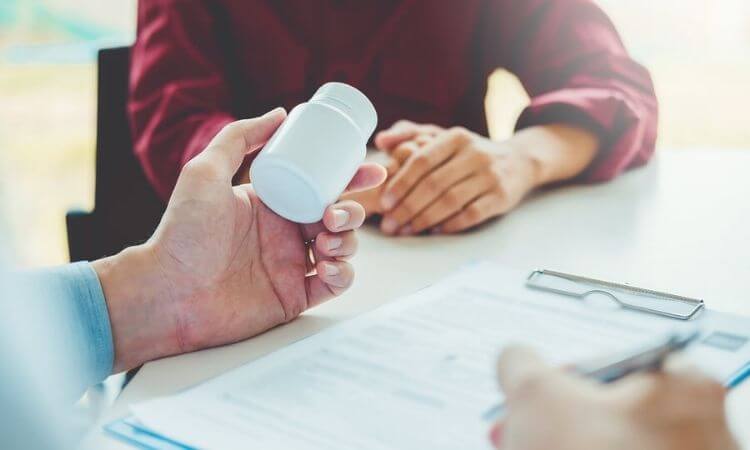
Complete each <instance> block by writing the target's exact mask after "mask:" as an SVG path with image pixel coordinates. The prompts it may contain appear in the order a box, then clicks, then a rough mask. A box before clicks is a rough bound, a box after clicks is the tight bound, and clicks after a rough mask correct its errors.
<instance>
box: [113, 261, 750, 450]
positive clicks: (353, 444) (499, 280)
mask: <svg viewBox="0 0 750 450" xmlns="http://www.w3.org/2000/svg"><path fill="white" fill-rule="evenodd" d="M526 275H528V274H526V273H519V272H516V271H509V270H505V269H503V268H501V267H498V266H497V265H494V264H491V263H481V264H476V265H473V266H470V267H467V268H466V269H464V270H462V271H460V272H459V273H458V274H456V275H454V276H452V277H450V278H448V279H446V280H444V281H442V282H440V283H438V284H436V285H433V286H431V287H429V288H427V289H425V290H422V291H420V292H418V293H415V294H413V295H411V296H408V297H406V298H403V299H399V300H397V301H394V302H392V303H390V304H388V305H387V306H385V307H382V308H380V309H378V310H376V311H374V312H372V313H369V314H366V315H363V316H360V317H358V318H356V319H353V320H351V321H348V322H346V323H343V324H340V325H337V326H334V327H332V328H330V329H328V330H326V331H324V332H322V333H319V334H317V335H315V336H312V337H310V338H307V339H305V340H303V341H300V342H297V343H295V344H293V345H291V346H289V347H287V348H284V349H282V350H279V351H277V352H275V353H273V354H270V355H268V356H266V357H264V358H261V359H259V360H257V361H254V362H252V363H249V364H247V365H245V366H243V367H240V368H238V369H236V370H234V371H232V372H229V373H227V374H225V375H223V376H221V377H219V378H216V379H214V380H212V381H209V382H207V383H204V384H202V385H199V386H197V387H195V388H193V389H190V390H188V391H186V392H183V393H180V394H178V395H175V396H172V397H167V398H161V399H156V400H151V401H148V402H145V403H142V404H138V405H135V406H134V407H133V408H132V412H133V415H134V416H133V417H131V418H129V419H128V420H129V422H128V423H129V424H130V426H132V427H134V429H136V430H139V431H141V432H144V433H147V436H149V438H150V439H156V438H157V437H158V438H161V439H163V440H162V442H163V445H164V447H157V448H185V447H187V448H190V447H197V448H216V449H233V448H243V449H247V448H257V449H264V450H274V449H285V450H287V449H297V450H303V449H309V450H313V449H315V450H322V449H326V450H338V449H341V450H351V449H361V450H375V449H378V450H380V449H383V450H385V449H389V450H392V449H427V448H429V449H433V450H435V449H457V448H461V449H481V448H489V444H488V442H487V439H486V436H487V430H488V428H489V425H490V424H489V422H488V421H487V417H486V415H487V412H488V411H489V410H490V409H491V407H492V406H493V405H495V404H497V402H498V401H500V400H501V397H502V396H501V394H500V392H499V391H498V386H497V381H496V374H495V366H496V358H497V356H498V354H499V353H500V351H501V349H502V348H503V346H505V345H507V344H509V343H524V344H527V345H531V346H533V347H535V348H536V349H538V351H539V352H541V353H542V354H543V355H544V356H545V357H546V358H548V359H549V361H550V362H551V363H553V364H555V363H570V362H573V361H578V360H581V359H585V358H590V357H593V356H601V355H604V354H610V353H612V352H619V351H624V350H629V349H631V348H633V347H635V346H638V345H642V344H645V343H646V342H647V341H649V340H652V339H653V338H655V337H656V336H662V335H664V334H665V333H666V332H669V331H671V330H673V329H674V328H675V327H678V326H680V325H681V324H682V323H683V322H680V321H675V320H673V319H665V318H660V317H657V316H651V315H648V314H643V313H638V312H628V311H624V310H616V311H613V310H611V309H597V308H592V307H591V306H588V305H586V304H585V303H582V302H580V301H578V300H575V299H570V298H565V297H560V296H555V295H552V294H548V293H543V292H539V291H533V290H529V289H527V288H526V287H524V280H525V279H526ZM696 323H698V324H699V325H700V326H701V328H702V329H703V331H704V332H705V333H706V336H708V337H709V338H710V339H714V340H715V339H717V336H718V338H719V340H721V334H717V332H716V329H717V328H719V329H720V332H721V333H723V334H725V335H727V336H733V337H734V338H739V339H742V338H743V336H745V335H747V333H748V330H750V320H748V319H740V318H734V317H730V316H727V315H723V314H718V313H711V312H709V313H704V314H702V315H701V316H700V317H699V318H698V319H696V320H694V321H692V325H695V324H696ZM710 339H709V342H707V343H704V344H699V345H697V346H694V348H693V349H691V350H690V351H689V352H688V355H689V357H690V358H691V359H692V361H693V362H694V363H695V364H696V365H698V366H700V367H701V368H703V369H705V370H707V371H708V372H710V373H712V374H713V375H715V376H717V377H719V378H720V379H722V380H726V381H727V382H729V381H730V380H731V379H732V378H734V379H735V380H736V379H738V375H739V373H740V372H739V370H740V369H741V368H742V367H743V366H744V365H745V364H746V363H747V362H748V361H750V345H746V344H743V345H741V346H740V347H738V348H734V349H733V350H728V349H727V348H726V346H724V348H722V345H721V342H719V345H716V342H714V343H713V344H712V343H711V342H710ZM704 341H705V339H704ZM745 341H747V339H746V338H745ZM116 425H117V424H113V426H112V427H110V431H114V432H115V433H117V426H116ZM120 426H122V424H120ZM117 434H121V435H122V433H117ZM131 439H132V436H131ZM169 440H171V441H172V442H171V443H170V442H169ZM154 446H155V445H154ZM155 447H156V446H155Z"/></svg>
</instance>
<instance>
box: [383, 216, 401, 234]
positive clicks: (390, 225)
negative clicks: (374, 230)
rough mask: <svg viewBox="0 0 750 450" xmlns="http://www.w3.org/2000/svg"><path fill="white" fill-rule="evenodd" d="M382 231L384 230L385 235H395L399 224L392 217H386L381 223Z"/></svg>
mask: <svg viewBox="0 0 750 450" xmlns="http://www.w3.org/2000/svg"><path fill="white" fill-rule="evenodd" d="M380 229H381V230H383V233H388V234H391V233H395V232H396V230H397V229H398V222H396V221H395V220H394V219H392V218H390V217H386V218H384V219H383V221H382V222H380Z"/></svg>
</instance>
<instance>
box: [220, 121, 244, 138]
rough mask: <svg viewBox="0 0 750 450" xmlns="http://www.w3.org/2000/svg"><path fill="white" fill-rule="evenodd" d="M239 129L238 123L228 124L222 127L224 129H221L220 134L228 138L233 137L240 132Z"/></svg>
mask: <svg viewBox="0 0 750 450" xmlns="http://www.w3.org/2000/svg"><path fill="white" fill-rule="evenodd" d="M240 128H241V124H240V122H237V121H235V122H230V123H228V124H226V125H224V127H223V128H222V129H221V133H222V134H226V135H230V136H231V135H235V134H237V133H239V132H240Z"/></svg>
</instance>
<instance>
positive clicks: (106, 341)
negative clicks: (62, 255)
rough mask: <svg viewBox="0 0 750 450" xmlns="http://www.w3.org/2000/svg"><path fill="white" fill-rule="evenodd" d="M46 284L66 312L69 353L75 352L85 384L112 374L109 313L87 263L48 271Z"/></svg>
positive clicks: (97, 281) (112, 357) (112, 359)
mask: <svg viewBox="0 0 750 450" xmlns="http://www.w3.org/2000/svg"><path fill="white" fill-rule="evenodd" d="M46 272H48V273H47V274H46V276H45V277H44V278H43V279H44V280H45V281H46V282H45V284H46V285H47V286H48V287H49V288H52V289H55V291H56V292H53V293H52V294H53V295H54V297H55V298H57V299H59V301H60V302H61V303H63V304H64V307H65V309H66V311H67V312H68V313H69V317H68V318H67V319H68V320H69V321H70V323H69V324H68V326H67V327H66V328H67V329H68V330H70V335H69V336H70V339H71V342H70V344H71V347H72V348H71V350H72V351H74V352H75V353H76V356H77V358H75V359H76V360H77V362H78V363H79V364H80V365H81V366H82V367H80V374H81V375H82V376H83V378H84V380H83V381H84V382H85V383H84V385H91V384H94V383H97V382H99V381H101V380H103V379H105V378H106V377H107V376H109V375H110V374H111V372H112V366H113V363H114V345H113V342H112V327H111V325H110V322H109V310H108V309H107V302H106V300H105V298H104V291H103V290H102V286H101V283H100V282H99V277H98V276H97V274H96V272H95V271H94V269H93V267H91V264H89V263H88V262H79V263H74V264H69V265H66V266H61V267H58V268H53V269H47V270H46Z"/></svg>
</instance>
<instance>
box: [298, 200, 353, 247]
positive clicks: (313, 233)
mask: <svg viewBox="0 0 750 450" xmlns="http://www.w3.org/2000/svg"><path fill="white" fill-rule="evenodd" d="M364 221H365V209H364V208H363V207H362V205H360V204H359V203H357V202H355V201H352V200H342V201H340V202H338V203H335V204H333V205H331V206H329V207H328V208H326V210H325V212H324V213H323V220H321V221H320V222H317V223H311V224H306V225H303V226H302V236H303V238H304V239H305V240H308V241H309V240H310V239H315V238H317V236H318V235H319V234H320V233H324V232H327V231H331V232H334V233H335V232H342V231H349V230H354V229H357V228H359V227H361V226H362V224H363V223H364Z"/></svg>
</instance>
